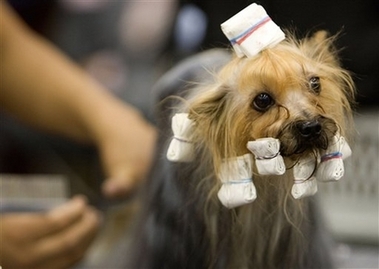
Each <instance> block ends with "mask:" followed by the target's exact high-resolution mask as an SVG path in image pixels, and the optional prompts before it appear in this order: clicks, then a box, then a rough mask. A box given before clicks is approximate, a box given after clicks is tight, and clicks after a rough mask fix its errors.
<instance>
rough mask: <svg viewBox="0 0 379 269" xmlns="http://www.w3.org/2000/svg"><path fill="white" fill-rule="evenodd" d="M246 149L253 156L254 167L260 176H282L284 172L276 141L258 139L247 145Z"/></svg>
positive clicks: (278, 145) (277, 141) (268, 138)
mask: <svg viewBox="0 0 379 269" xmlns="http://www.w3.org/2000/svg"><path fill="white" fill-rule="evenodd" d="M247 148H248V149H249V150H250V151H251V152H252V153H253V154H254V155H255V165H256V166H257V169H258V173H259V174H261V175H283V174H284V173H285V172H286V166H285V164H284V160H283V157H282V156H281V155H280V152H279V150H280V142H279V140H278V139H275V138H272V137H267V138H259V139H257V140H254V141H249V142H248V143H247Z"/></svg>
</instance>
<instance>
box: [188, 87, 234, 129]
mask: <svg viewBox="0 0 379 269" xmlns="http://www.w3.org/2000/svg"><path fill="white" fill-rule="evenodd" d="M227 94H228V90H227V89H226V88H225V87H224V86H218V87H217V86H215V87H213V88H211V89H208V90H206V91H204V92H203V93H201V94H200V95H198V96H197V97H196V98H195V99H194V100H193V102H192V103H191V105H190V107H189V118H190V119H191V120H193V121H195V122H197V123H198V124H200V125H203V124H206V125H209V124H211V123H212V122H213V121H215V120H217V119H219V118H220V116H221V114H222V112H223V111H224V108H225V105H226V101H227V98H225V97H226V95H227Z"/></svg>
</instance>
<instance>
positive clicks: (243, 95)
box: [184, 32, 354, 269]
mask: <svg viewBox="0 0 379 269" xmlns="http://www.w3.org/2000/svg"><path fill="white" fill-rule="evenodd" d="M333 40H334V38H333V37H331V38H328V37H327V35H326V34H325V32H318V33H316V34H315V35H314V36H313V37H310V38H307V39H304V40H301V41H298V40H296V39H295V38H294V37H292V36H291V35H289V37H287V39H286V40H285V41H283V42H281V43H280V44H278V45H277V46H275V47H273V48H270V49H266V50H264V51H262V52H261V53H259V55H257V56H255V57H253V58H246V57H244V58H238V57H235V58H234V59H233V60H232V61H231V62H230V63H228V64H227V65H226V66H225V67H224V68H223V69H222V70H221V71H220V72H219V74H218V75H217V76H216V77H215V81H214V83H213V84H210V85H208V86H201V88H199V89H196V90H195V91H193V93H192V96H191V97H190V98H189V100H188V102H186V107H185V108H184V110H185V111H187V112H189V115H190V118H191V119H192V120H193V121H194V122H195V124H196V129H195V132H194V138H193V142H194V144H195V146H196V147H197V150H198V151H199V152H201V153H202V163H203V165H204V167H199V170H204V171H205V170H207V171H209V176H204V178H203V179H202V180H201V181H200V182H199V186H201V187H199V190H201V189H204V188H203V187H204V186H207V187H206V188H205V189H211V191H210V193H209V194H207V195H209V206H208V208H206V212H205V214H206V215H207V221H208V223H207V225H208V233H209V234H210V238H212V236H213V241H214V245H216V244H217V243H216V242H217V241H218V240H219V238H214V235H216V234H217V232H215V231H217V228H218V227H217V221H216V218H217V212H219V209H218V208H219V207H221V206H222V205H221V204H220V203H219V202H218V201H217V196H216V193H217V190H218V189H219V187H220V183H219V182H218V180H217V181H216V182H214V178H215V177H212V176H214V175H216V174H217V171H218V169H219V167H220V164H221V162H222V160H223V159H225V158H229V157H235V156H240V155H243V154H245V153H248V150H247V148H246V144H247V142H248V141H250V140H255V139H258V138H263V137H275V138H279V139H280V141H281V143H282V144H283V145H285V146H287V148H286V150H287V151H288V152H289V153H291V154H288V156H286V157H285V161H286V165H287V169H288V171H287V172H286V174H285V175H284V176H260V175H258V174H257V171H256V169H255V167H254V170H253V173H254V184H255V185H256V188H257V194H258V198H257V200H256V201H254V202H253V203H252V204H249V205H247V206H242V207H240V208H238V209H236V210H235V218H234V225H233V231H231V232H233V238H235V239H234V241H233V244H234V247H233V248H232V249H233V250H235V253H234V255H232V257H233V258H232V259H231V260H230V261H228V263H229V265H230V266H229V267H228V268H249V265H250V261H251V260H252V259H253V260H254V261H255V264H260V265H261V266H262V267H256V268H265V269H267V268H276V266H277V265H278V264H279V263H280V261H279V260H275V259H274V258H273V259H267V258H265V257H280V254H278V253H275V252H276V251H277V250H278V249H283V246H282V247H281V248H280V247H278V244H279V243H280V240H282V241H283V234H285V236H287V239H286V240H288V245H287V246H286V248H287V249H288V251H287V252H286V255H287V256H288V255H289V257H286V259H287V260H288V261H289V262H288V264H287V266H291V264H294V265H295V264H296V262H297V261H298V260H299V259H301V257H298V256H293V257H291V253H299V250H301V249H302V248H303V244H305V242H307V241H306V240H307V238H304V237H305V236H306V235H305V234H304V232H303V231H302V229H304V225H303V224H304V223H305V222H307V212H308V204H307V203H305V202H304V201H303V200H294V199H293V198H292V196H291V195H290V190H291V186H292V182H293V178H292V171H291V166H292V165H293V164H295V162H296V161H297V160H298V158H299V157H300V155H301V156H303V155H305V154H314V152H315V151H317V150H318V149H315V148H312V149H309V150H307V151H304V152H302V153H301V154H296V153H295V152H292V151H293V150H294V149H295V148H296V147H297V146H298V145H297V142H296V139H295V138H294V136H293V133H291V132H290V128H289V127H290V126H291V123H294V122H296V121H299V120H311V119H314V118H317V117H325V118H327V119H328V120H327V121H325V123H324V122H322V124H323V128H324V129H325V136H326V137H327V139H328V140H330V139H331V137H332V136H333V135H334V134H335V133H336V132H337V131H338V132H340V133H341V134H342V135H344V136H347V135H348V133H347V131H346V130H348V129H352V128H350V125H351V108H350V103H351V101H352V100H353V97H354V86H353V82H352V79H351V77H350V75H349V74H348V72H346V71H345V70H343V69H342V68H341V67H340V66H339V62H338V60H337V55H336V54H337V52H336V50H335V49H334V47H333V45H332V43H333ZM312 76H318V77H319V78H320V82H321V92H320V93H319V94H315V93H314V92H312V90H311V89H310V86H309V78H310V77H312ZM263 92H264V93H268V94H269V95H270V96H271V97H273V99H274V102H275V103H274V105H273V106H272V107H270V108H269V109H268V110H267V111H265V112H261V111H257V110H255V109H254V108H253V107H252V102H253V100H254V98H255V97H256V96H257V95H258V94H259V93H263ZM209 168H211V169H209ZM210 179H212V181H210ZM199 195H200V194H199ZM305 227H306V226H305ZM251 238H254V242H252V241H251ZM215 248H216V247H215ZM300 252H301V251H300ZM214 255H217V254H216V253H214ZM304 255H306V253H304ZM210 260H212V257H210ZM288 268H291V267H288Z"/></svg>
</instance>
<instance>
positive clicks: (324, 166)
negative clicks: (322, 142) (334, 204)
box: [316, 135, 351, 182]
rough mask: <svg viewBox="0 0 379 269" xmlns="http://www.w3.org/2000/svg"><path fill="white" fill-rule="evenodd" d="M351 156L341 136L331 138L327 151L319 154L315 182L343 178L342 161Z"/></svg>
mask: <svg viewBox="0 0 379 269" xmlns="http://www.w3.org/2000/svg"><path fill="white" fill-rule="evenodd" d="M350 155H351V149H350V147H349V144H348V143H347V142H346V140H345V138H344V137H343V136H339V135H336V136H334V137H333V140H332V141H331V143H330V145H329V147H328V149H327V150H326V151H324V152H322V153H321V157H320V158H321V160H320V164H319V167H318V169H317V176H316V177H317V180H319V181H325V182H327V181H336V180H339V179H341V178H342V177H343V175H344V173H345V167H344V164H343V160H344V159H346V158H348V157H349V156H350Z"/></svg>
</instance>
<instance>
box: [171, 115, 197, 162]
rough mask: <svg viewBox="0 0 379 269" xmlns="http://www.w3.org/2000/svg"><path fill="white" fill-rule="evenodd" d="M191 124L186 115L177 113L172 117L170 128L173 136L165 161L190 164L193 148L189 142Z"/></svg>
mask: <svg viewBox="0 0 379 269" xmlns="http://www.w3.org/2000/svg"><path fill="white" fill-rule="evenodd" d="M193 125H194V124H193V122H192V121H191V120H190V119H189V118H188V114H187V113H178V114H175V115H174V117H172V122H171V127H172V131H173V133H174V136H173V138H172V140H171V143H170V146H169V148H168V150H167V159H168V160H170V161H172V162H191V161H192V160H193V159H194V155H195V154H194V148H193V144H192V141H191V135H192V132H193Z"/></svg>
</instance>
